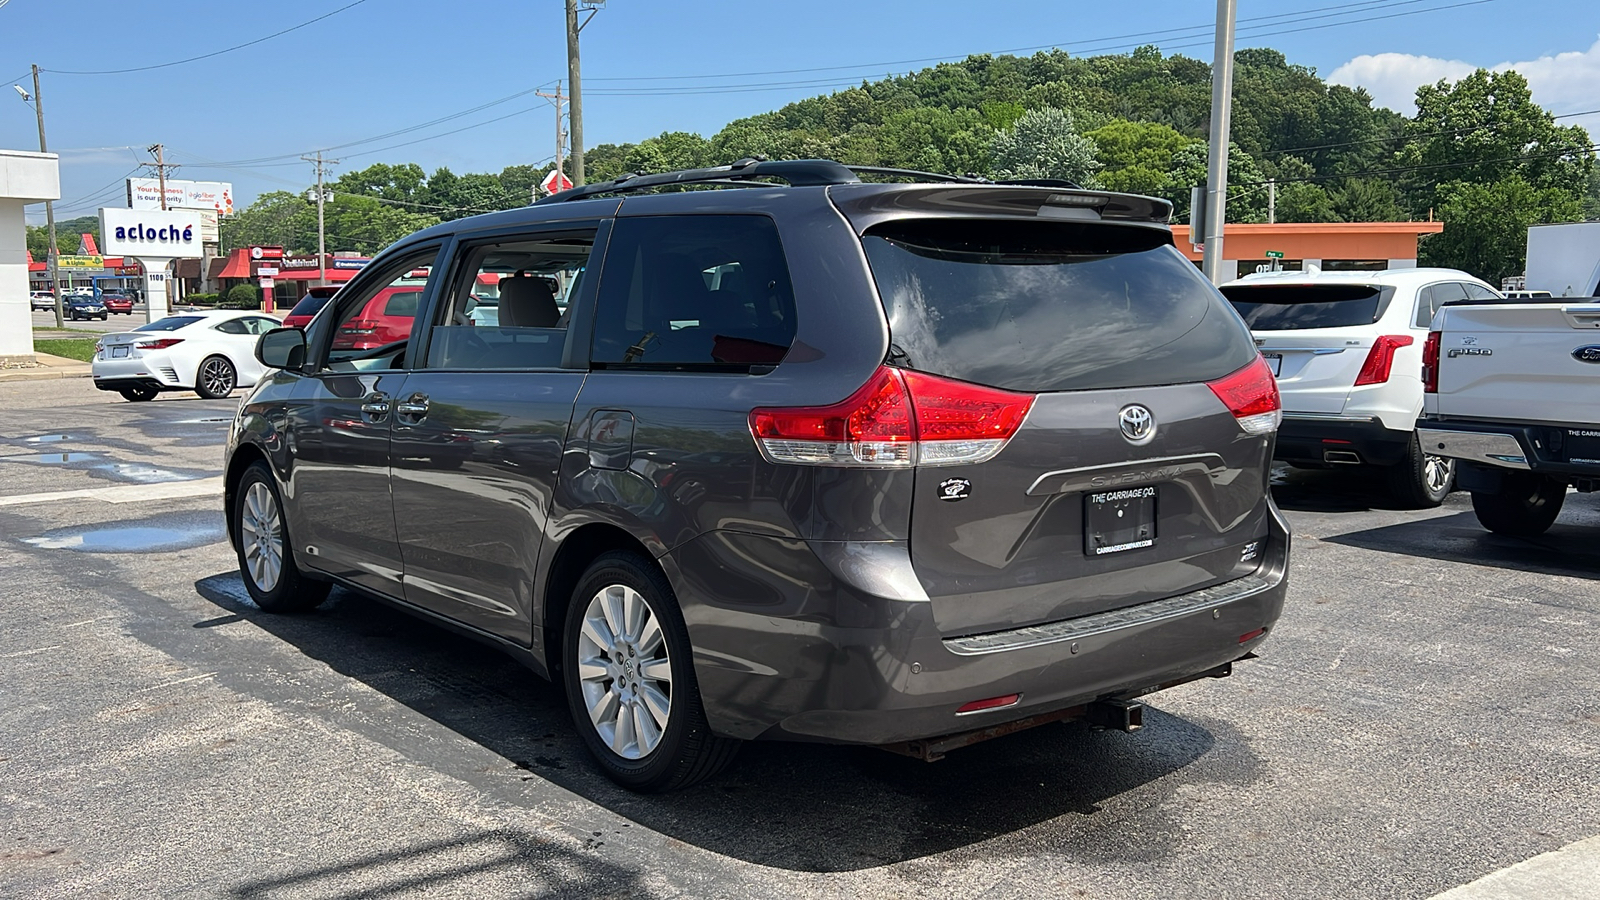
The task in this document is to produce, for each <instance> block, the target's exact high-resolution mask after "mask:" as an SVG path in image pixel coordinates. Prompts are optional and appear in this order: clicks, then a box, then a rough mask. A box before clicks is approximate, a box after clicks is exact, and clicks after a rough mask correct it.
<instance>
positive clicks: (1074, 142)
mask: <svg viewBox="0 0 1600 900" xmlns="http://www.w3.org/2000/svg"><path fill="white" fill-rule="evenodd" d="M989 150H990V155H991V158H992V165H993V171H994V174H995V175H996V176H997V177H999V178H1061V179H1065V180H1067V181H1071V182H1074V183H1076V184H1081V185H1084V186H1085V187H1090V186H1094V185H1095V184H1097V182H1096V181H1095V172H1097V171H1099V170H1100V163H1099V162H1098V161H1096V160H1095V144H1094V141H1091V140H1089V139H1088V138H1086V137H1084V136H1083V135H1081V134H1079V133H1078V131H1077V129H1076V128H1074V127H1073V126H1072V116H1071V115H1070V114H1068V113H1067V112H1065V111H1063V110H1059V109H1048V108H1047V109H1036V110H1033V111H1031V112H1028V113H1026V114H1024V115H1023V116H1022V117H1021V118H1020V119H1018V120H1017V123H1016V125H1014V126H1013V127H1011V128H1009V129H1006V130H1005V131H1001V132H998V133H997V134H995V136H994V139H993V140H992V141H991V142H990V145H989Z"/></svg>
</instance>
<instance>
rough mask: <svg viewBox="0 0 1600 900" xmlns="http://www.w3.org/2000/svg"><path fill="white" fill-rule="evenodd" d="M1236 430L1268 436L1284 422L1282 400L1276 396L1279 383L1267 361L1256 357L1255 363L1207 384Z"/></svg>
mask: <svg viewBox="0 0 1600 900" xmlns="http://www.w3.org/2000/svg"><path fill="white" fill-rule="evenodd" d="M1207 387H1209V388H1211V392H1212V393H1213V394H1216V395H1217V399H1218V400H1221V401H1222V403H1223V405H1224V406H1226V407H1228V411H1229V412H1231V413H1233V417H1234V418H1235V419H1237V420H1238V422H1239V427H1240V428H1243V429H1244V430H1245V431H1246V432H1247V433H1249V434H1271V433H1272V432H1274V431H1277V430H1278V424H1279V423H1280V422H1282V421H1283V401H1282V400H1281V399H1279V397H1278V380H1277V379H1276V378H1273V377H1272V369H1270V368H1268V366H1267V361H1266V360H1264V359H1262V358H1261V355H1260V354H1256V358H1255V361H1253V362H1251V363H1250V364H1249V365H1247V366H1245V367H1244V368H1242V369H1240V370H1239V371H1237V372H1234V373H1233V374H1232V375H1228V376H1226V377H1223V378H1220V379H1218V380H1216V381H1213V382H1210V383H1209V384H1208V385H1207Z"/></svg>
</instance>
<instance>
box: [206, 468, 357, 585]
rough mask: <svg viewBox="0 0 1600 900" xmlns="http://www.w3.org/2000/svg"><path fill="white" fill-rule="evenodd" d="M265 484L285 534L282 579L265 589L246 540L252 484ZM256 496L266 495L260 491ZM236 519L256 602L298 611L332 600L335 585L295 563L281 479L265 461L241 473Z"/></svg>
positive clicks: (236, 543)
mask: <svg viewBox="0 0 1600 900" xmlns="http://www.w3.org/2000/svg"><path fill="white" fill-rule="evenodd" d="M256 484H261V485H265V487H266V497H269V498H270V500H271V502H272V504H273V512H274V513H275V514H276V516H277V521H278V527H279V529H280V530H279V532H278V533H279V535H280V537H281V544H280V546H281V551H282V552H281V559H282V563H281V568H280V571H279V576H278V578H277V579H276V580H275V581H274V582H273V583H271V584H270V585H269V586H268V587H266V588H263V587H262V586H261V585H260V584H259V583H257V580H256V575H255V574H254V573H253V571H252V567H251V563H250V560H249V559H248V558H247V556H246V545H245V542H246V541H247V540H249V539H250V534H249V532H247V531H246V516H247V515H248V514H249V512H250V510H249V509H248V507H249V498H250V497H251V490H250V488H251V486H252V485H256ZM255 496H256V497H258V498H260V497H261V496H262V495H261V494H259V493H257V494H255ZM228 515H229V516H231V517H232V520H233V529H232V532H233V549H234V553H235V554H237V555H238V557H239V577H240V578H241V579H242V580H243V581H244V586H245V589H246V590H248V591H249V592H250V599H252V600H254V601H255V602H256V605H257V606H259V607H261V609H262V610H264V611H266V612H269V613H297V612H305V611H306V610H309V609H315V608H316V607H317V606H318V605H320V604H321V603H322V601H324V600H326V599H328V591H329V590H331V589H332V587H333V586H332V585H331V584H329V583H328V582H326V581H314V580H312V579H310V578H307V577H306V576H305V574H304V573H302V572H301V571H300V569H299V567H298V566H296V565H295V563H294V551H293V549H292V548H293V547H294V544H293V542H292V541H291V540H290V538H289V522H288V520H287V519H286V518H285V517H284V515H283V499H282V497H281V495H279V493H278V484H277V479H276V478H274V477H273V474H272V471H271V470H270V469H268V468H267V464H266V463H263V462H255V463H252V464H251V465H250V467H249V468H248V469H245V471H244V475H242V476H240V478H239V484H238V486H237V487H236V488H235V489H234V495H233V509H231V510H229V511H228Z"/></svg>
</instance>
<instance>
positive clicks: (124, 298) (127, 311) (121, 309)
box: [100, 291, 133, 316]
mask: <svg viewBox="0 0 1600 900" xmlns="http://www.w3.org/2000/svg"><path fill="white" fill-rule="evenodd" d="M100 302H101V303H104V304H105V306H106V312H107V313H108V314H109V313H115V314H117V315H119V316H131V315H133V298H132V297H129V296H128V295H127V294H113V293H111V292H110V291H106V292H105V293H103V294H101V295H100Z"/></svg>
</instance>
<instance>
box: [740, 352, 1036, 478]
mask: <svg viewBox="0 0 1600 900" xmlns="http://www.w3.org/2000/svg"><path fill="white" fill-rule="evenodd" d="M1032 405H1033V395H1032V394H1019V393H1015V392H1012V391H1002V390H999V389H997V388H991V387H984V386H983V385H977V384H969V383H967V382H964V381H954V380H951V379H949V378H940V377H937V376H934V375H927V374H924V373H922V372H912V371H908V370H902V369H896V368H891V367H889V366H880V367H878V369H877V371H875V372H873V373H872V377H870V378H868V379H867V383H866V384H864V385H862V386H861V388H860V389H859V390H857V391H856V392H855V393H854V394H851V395H850V396H849V397H847V398H845V399H844V400H843V401H841V402H839V403H835V404H833V405H831V406H811V407H797V408H788V409H774V408H762V409H756V410H754V411H752V412H751V413H750V431H751V433H752V434H754V435H755V437H756V442H757V444H758V445H759V446H760V447H761V450H762V452H763V453H764V454H766V456H767V458H768V459H770V460H772V461H773V462H778V463H809V464H812V465H836V466H838V465H843V466H889V467H907V466H914V465H917V464H921V465H927V466H939V465H954V464H957V463H979V462H985V461H987V460H990V459H993V458H994V457H995V455H996V454H998V453H999V452H1000V450H1001V449H1002V448H1003V447H1005V445H1006V441H1008V440H1010V439H1011V436H1012V435H1014V434H1016V433H1017V429H1018V428H1020V427H1021V426H1022V420H1023V419H1024V418H1026V417H1027V415H1028V410H1029V408H1031V407H1032Z"/></svg>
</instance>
